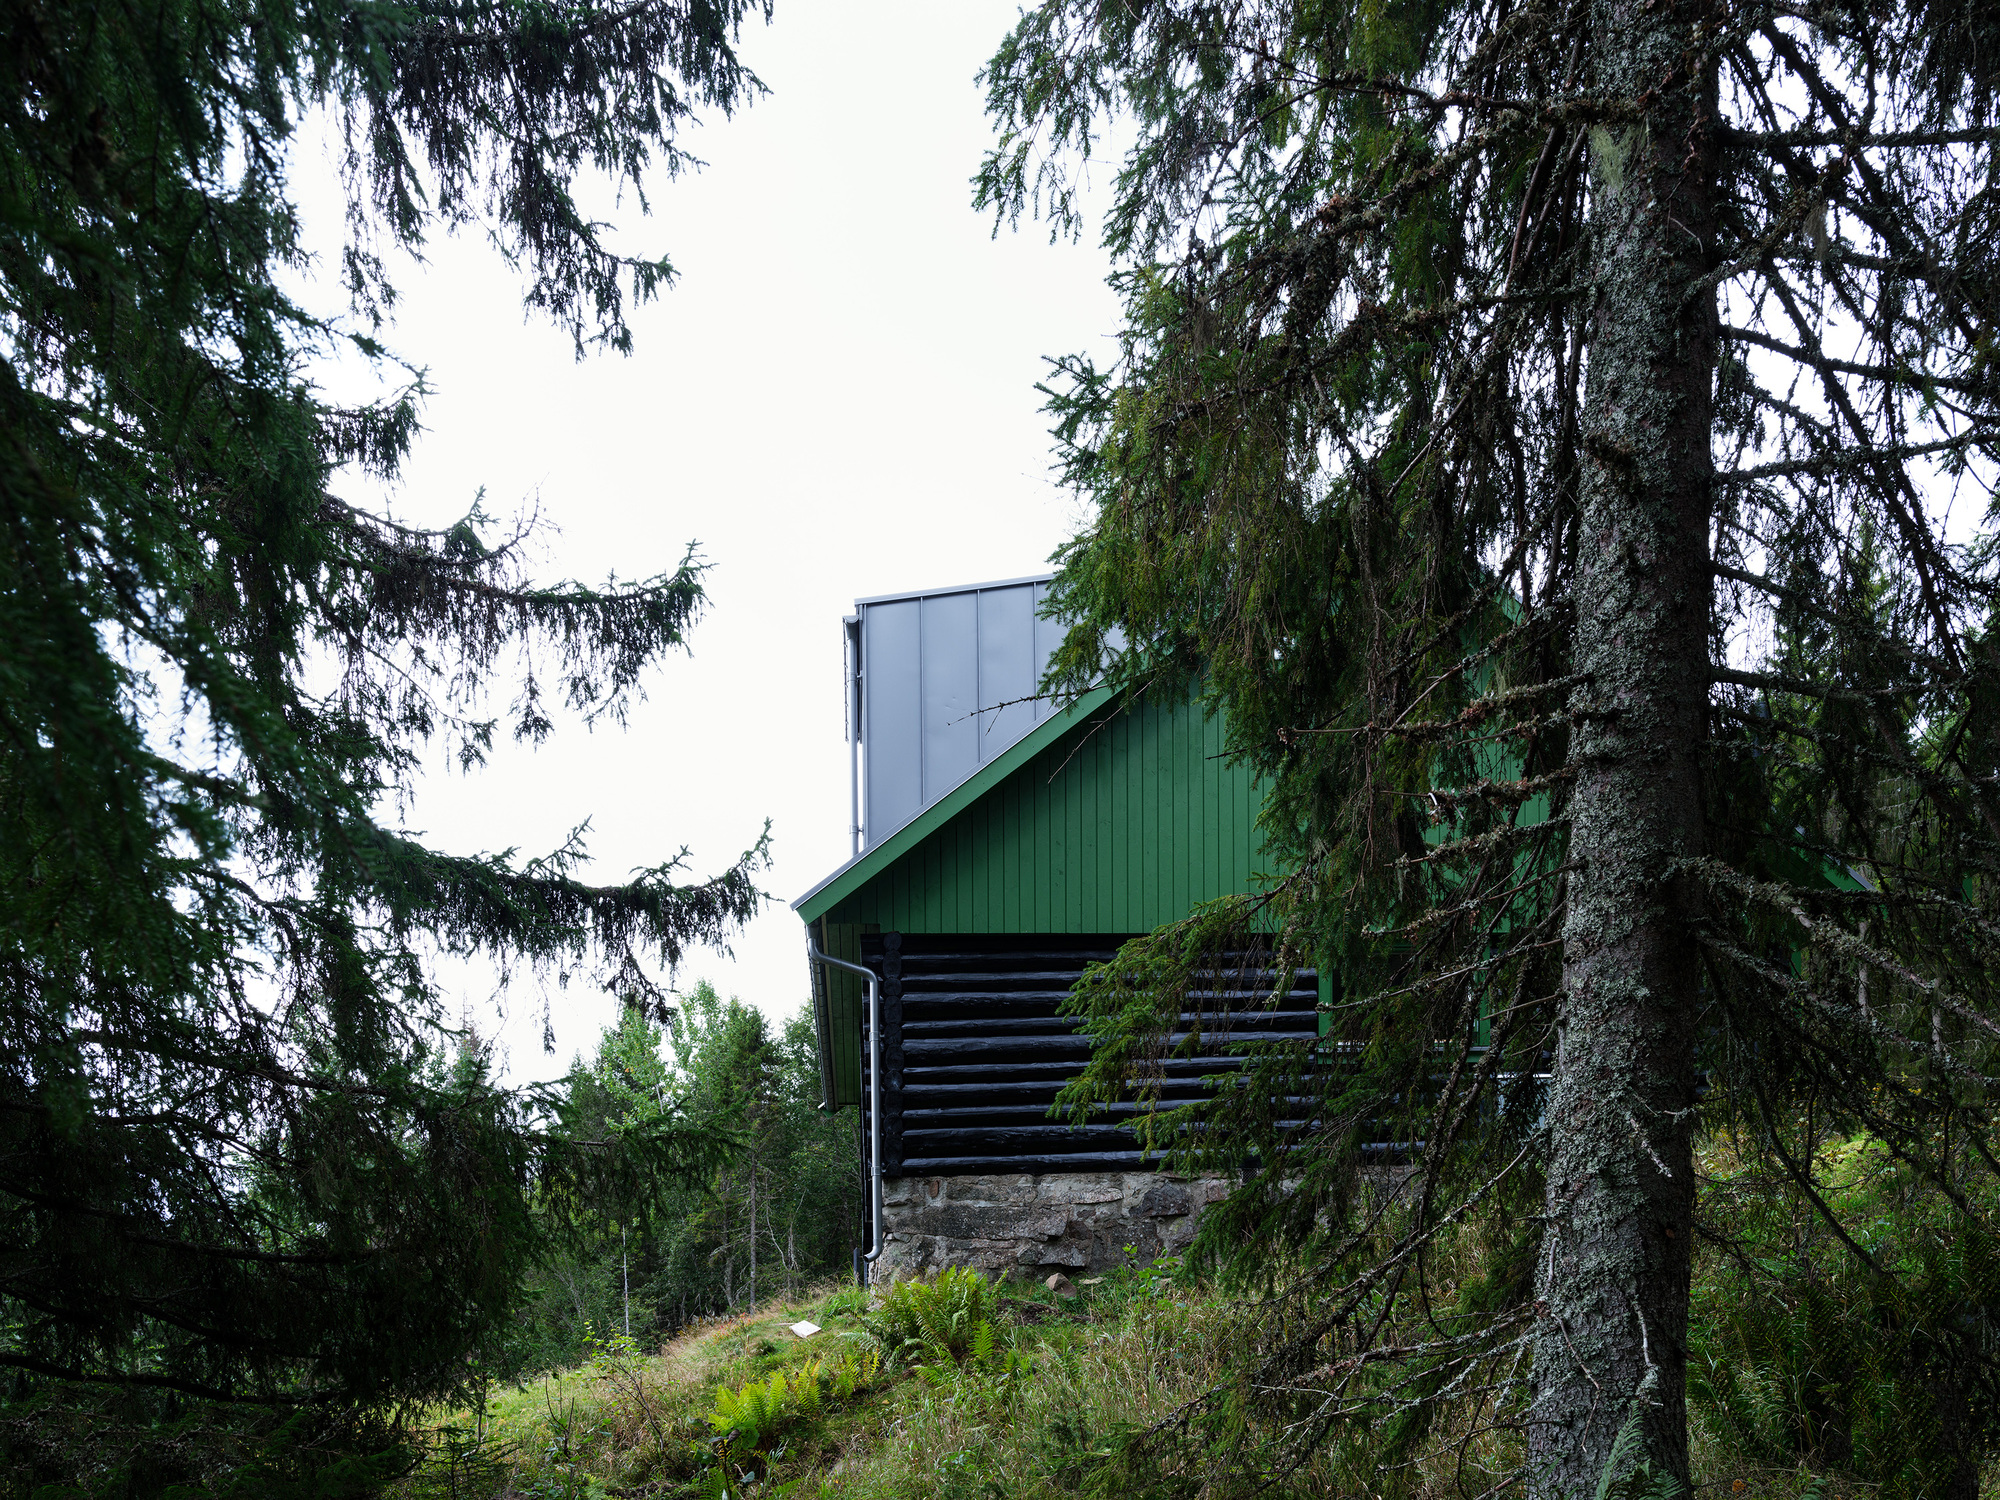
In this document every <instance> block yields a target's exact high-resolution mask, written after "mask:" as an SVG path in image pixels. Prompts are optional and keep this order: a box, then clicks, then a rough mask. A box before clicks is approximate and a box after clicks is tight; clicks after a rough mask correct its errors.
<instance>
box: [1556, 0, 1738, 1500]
mask: <svg viewBox="0 0 2000 1500" xmlns="http://www.w3.org/2000/svg"><path fill="white" fill-rule="evenodd" d="M1702 9H1705V7H1704V6H1703V5H1702V4H1701V0H1593V3H1592V5H1591V10H1590V24H1591V27H1592V30H1593V33H1594V35H1593V38H1592V41H1593V47H1594V53H1595V59H1596V61H1595V89H1596V93H1597V95H1598V97H1599V98H1601V99H1604V100H1607V101H1608V100H1617V101H1625V102H1636V103H1637V104H1638V107H1639V108H1640V109H1642V110H1643V112H1644V118H1643V122H1642V123H1637V124H1632V123H1614V124H1610V125H1605V126H1600V127H1597V128H1596V129H1595V130H1594V131H1593V133H1592V140H1591V174H1592V221H1593V240H1592V245H1593V257H1594V267H1595V272H1596V302H1595V305H1594V307H1593V309H1592V312H1591V318H1592V323H1591V327H1590V331H1589V357H1590V363H1589V374H1588V377H1587V383H1586V392H1585V418H1584V434H1585V435H1584V448H1585V452H1584V454H1583V459H1582V466H1581V476H1582V477H1581V497H1580V498H1581V511H1582V515H1581V529H1580V531H1579V534H1578V545H1577V636H1576V669H1577V670H1578V671H1579V672H1580V673H1583V674H1587V675H1586V678H1585V683H1584V686H1583V687H1582V688H1581V689H1580V690H1579V693H1578V696H1577V700H1576V703H1575V707H1576V709H1577V710H1578V717H1577V723H1576V727H1575V729H1574V731H1573V737H1572V745H1573V749H1572V755H1571V760H1572V764H1573V766H1574V768H1575V771H1576V781H1575V783H1574V797H1573V800H1572V803H1571V818H1572V829H1571V836H1570V838H1571V844H1570V847H1571V854H1572V857H1573V859H1574V860H1575V861H1576V862H1577V865H1578V868H1577V870H1576V871H1575V873H1574V874H1572V876H1571V877H1570V898H1569V899H1570V906H1569V912H1568V919H1567V926H1566V928H1565V930H1564V944H1565V952H1564V990H1565V993H1564V998H1563V1001H1562V1005H1561V1011H1560V1031H1559V1036H1560V1041H1559V1050H1558V1054H1557V1060H1556V1065H1555V1078H1554V1082H1553V1087H1552V1091H1551V1095H1550V1099H1549V1124H1550V1127H1551V1129H1550V1145H1549V1156H1548V1215H1549V1218H1548V1227H1547V1234H1548V1243H1547V1247H1546V1250H1545V1252H1544V1255H1543V1258H1542V1264H1541V1267H1540V1272H1539V1279H1538V1291H1539V1296H1540V1300H1539V1302H1538V1303H1537V1312H1538V1313H1539V1314H1540V1322H1539V1325H1538V1336H1537V1340H1536V1351H1535V1374H1534V1380H1535V1403H1534V1410H1533V1413H1532V1416H1531V1421H1532V1422H1533V1424H1534V1425H1533V1427H1532V1429H1531V1435H1530V1440H1529V1457H1530V1473H1529V1486H1530V1493H1531V1495H1532V1496H1534V1497H1535V1500H1556V1497H1561V1500H1579V1497H1581V1500H1589V1497H1591V1496H1594V1495H1595V1494H1596V1493H1597V1490H1598V1484H1599V1481H1600V1478H1601V1476H1602V1475H1603V1472H1604V1469H1605V1467H1606V1465H1607V1463H1608V1462H1609V1461H1610V1459H1611V1455H1612V1450H1613V1447H1614V1445H1615V1443H1616V1442H1617V1438H1618V1434H1619V1432H1620V1430H1621V1429H1622V1428H1624V1427H1625V1425H1626V1424H1627V1422H1628V1421H1629V1420H1634V1419H1635V1418H1636V1421H1637V1424H1638V1435H1639V1438H1640V1444H1639V1448H1638V1452H1637V1454H1636V1455H1634V1457H1635V1458H1636V1459H1640V1460H1643V1461H1645V1462H1648V1463H1650V1464H1651V1465H1652V1466H1653V1468H1654V1469H1655V1470H1656V1471H1659V1470H1664V1471H1667V1472H1670V1473H1672V1474H1674V1475H1676V1476H1677V1477H1679V1478H1681V1479H1683V1480H1685V1478H1686V1475H1687V1431H1686V1401H1685V1372H1686V1359H1687V1350H1686V1337H1687V1302H1688V1267H1689V1238H1690V1227H1689V1220H1690V1216H1691V1212H1692V1208H1693V1201H1694V1183H1693V1173H1692V1126H1693V1120H1692V1105H1693V1102H1694V1031H1695V1025H1696V1016H1697V1011H1698V990H1699V967H1698V963H1697V957H1696V950H1695V946H1694V943H1693V941H1692V934H1691V932H1690V930H1689V919H1690V916H1691V900H1692V898H1691V897H1690V895H1689V894H1688V885H1689V882H1688V881H1686V880H1685V879H1675V878H1673V876H1672V873H1671V872H1672V870H1673V868H1674V866H1675V864H1676V862H1677V861H1681V860H1685V859H1688V858H1690V857H1692V856H1696V855H1698V854H1700V852H1701V850H1702V844H1703V837H1702V808H1701V796H1700V787H1699V781H1698V752H1699V746H1700V742H1701V737H1702V734H1703V731H1704V720H1705V715H1706V700H1707V691H1708V689H1707V677H1708V673H1707V667H1708V622H1709V606H1710V592H1711V586H1712V585H1711V581H1710V573H1709V555H1708V528H1709V521H1710V504H1711V495H1712V492H1713V487H1714V486H1713V460H1712V456H1711V452H1710V446H1709V443H1710V433H1709V424H1710V409H1711V405H1712V392H1713V371H1714V364H1715V345H1716V336H1715V303H1714V297H1713V295H1712V293H1710V292H1707V291H1703V292H1701V293H1700V294H1699V295H1696V296H1694V297H1692V298H1691V297H1690V296H1689V295H1688V294H1689V291H1690V289H1691V287H1692V285H1693V284H1694V283H1695V282H1696V281H1697V280H1698V279H1699V277H1700V276H1701V275H1702V274H1703V272H1705V271H1706V270H1707V269H1708V268H1709V266H1710V264H1711V256H1712V251H1713V247H1714V242H1715V241H1714V212H1713V202H1712V199H1713V182H1714V168H1713V161H1714V144H1713V137H1714V131H1715V94H1714V85H1713V75H1712V73H1711V74H1709V75H1708V76H1705V77H1690V75H1689V72H1688V68H1689V64H1690V61H1691V60H1692V54H1693V53H1694V51H1695V48H1696V47H1697V46H1698V41H1697V32H1696V21H1697V19H1698V16H1699V13H1700V11H1701V10H1702ZM1629 1467H1630V1464H1629V1463H1627V1464H1621V1465H1620V1468H1621V1469H1625V1468H1629Z"/></svg>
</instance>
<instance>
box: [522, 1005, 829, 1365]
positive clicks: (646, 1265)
mask: <svg viewBox="0 0 2000 1500" xmlns="http://www.w3.org/2000/svg"><path fill="white" fill-rule="evenodd" d="M563 1088H564V1091H565V1099H564V1103H563V1107H562V1121H563V1128H564V1129H565V1130H566V1131H568V1132H570V1133H571V1134H572V1135H573V1136H574V1137H575V1138H576V1139H578V1140H604V1139H609V1138H613V1137H615V1136H616V1135H617V1134H618V1133H619V1132H620V1131H625V1130H631V1129H634V1128H637V1127H640V1126H642V1125H643V1124H644V1123H645V1122H647V1121H650V1120H656V1119H659V1118H662V1117H664V1116H668V1115H680V1116H681V1117H682V1118H684V1119H686V1120H688V1121H690V1122H693V1123H695V1124H696V1125H697V1126H698V1128H700V1129H702V1130H704V1131H709V1132H712V1133H713V1134H714V1135H715V1136H716V1138H717V1139H718V1140H720V1141H723V1142H726V1143H727V1145H728V1154H727V1155H726V1156H725V1157H724V1158H723V1160H722V1162H721V1163H720V1164H719V1165H718V1166H717V1167H716V1168H715V1169H714V1170H713V1171H712V1172H711V1173H710V1174H709V1175H708V1176H706V1177H703V1178H697V1179H694V1180H691V1181H687V1182H683V1183H679V1184H676V1185H675V1186H674V1187H673V1188H671V1189H670V1190H668V1191H667V1192H665V1193H663V1194H661V1195H660V1196H659V1197H657V1198H656V1199H654V1200H653V1201H652V1203H651V1204H650V1205H647V1204H643V1203H639V1202H632V1201H624V1202H621V1201H619V1200H618V1199H616V1198H615V1197H613V1198H607V1199H605V1200H603V1201H601V1202H599V1203H597V1204H596V1205H594V1209H595V1212H594V1215H593V1223H592V1228H591V1231H590V1233H589V1234H587V1235H586V1236H585V1237H583V1238H582V1239H581V1240H580V1241H579V1242H578V1243H577V1244H576V1245H574V1246H573V1247H572V1248H570V1249H568V1250H566V1251H565V1252H564V1253H563V1254H561V1255H559V1256H556V1257H553V1258H551V1259H550V1260H548V1261H547V1262H545V1263H544V1264H542V1265H540V1266H538V1267H536V1269H535V1271H534V1272H533V1273H532V1275H531V1276H530V1277H529V1279H528V1283H527V1295H526V1297H525V1299H524V1303H523V1306H522V1309H521V1312H520V1314H519V1316H518V1321H517V1323H516V1324H515V1326H514V1327H513V1328H511V1329H509V1330H508V1331H507V1332H506V1333H505V1334H504V1335H503V1336H502V1338H501V1340H500V1342H499V1345H498V1348H497V1350H496V1351H495V1353H494V1354H493V1355H491V1356H490V1363H491V1366H492V1369H493V1373H494V1374H495V1375H497V1376H499V1377H501V1378H504V1379H518V1378H520V1377H522V1376H524V1375H533V1374H540V1373H542V1372H545V1371H549V1370H556V1369H562V1368H566V1367H568V1366H571V1365H576V1364H580V1363H582V1362H583V1361H584V1360H585V1359H586V1358H587V1357H588V1356H589V1354H590V1352H591V1347H592V1341H593V1339H597V1340H602V1339H604V1338H606V1337H608V1336H610V1335H612V1334H614V1333H623V1334H626V1335H628V1336H629V1337H631V1338H632V1339H633V1340H635V1341H636V1342H637V1343H639V1344H640V1345H642V1346H646V1347H653V1346H656V1345H658V1344H659V1343H661V1342H662V1341H663V1340H665V1339H667V1338H669V1337H671V1336H672V1335H674V1334H676V1333H678V1332H679V1331H680V1330H681V1329H683V1328H684V1327H686V1326H687V1325H688V1324H689V1323H690V1322H692V1321H694V1320H696V1319H700V1318H706V1317H713V1316H716V1315H718V1314H723V1313H733V1312H737V1311H752V1310H754V1309H755V1308H756V1307H757V1306H758V1305H759V1302H760V1300H763V1301H768V1300H770V1299H772V1298H774V1297H779V1298H788V1297H792V1296H795V1295H797V1294H798V1293H799V1292H801V1291H803V1290H804V1289H805V1288H807V1287H810V1286H816V1285H818V1284H820V1283H823V1282H825V1281H826V1280H828V1279H829V1278H832V1277H851V1276H852V1275H853V1251H854V1247H855V1246H856V1245H857V1244H858V1243H859V1238H860V1225H859V1207H860V1176H859V1173H860V1158H859V1155H858V1152H857V1136H856V1129H855V1127H856V1120H855V1116H854V1115H853V1114H851V1113H847V1114H837V1115H836V1114H828V1113H826V1112H824V1111H822V1110H821V1109H820V1107H819V1101H820V1097H821V1094H820V1079H819V1058H818V1052H817V1047H816V1043H815V1040H814V1036H813V1025H812V1017H811V1015H810V1014H800V1015H798V1016H795V1017H793V1018H792V1020H790V1021H789V1022H787V1023H786V1024H785V1025H784V1026H783V1027H782V1029H779V1028H774V1027H773V1026H772V1025H771V1023H770V1021H769V1020H768V1019H767V1018H766V1017H765V1015H764V1013H763V1012H762V1011H759V1010H756V1009H754V1008H752V1007H750V1006H748V1005H745V1004H744V1003H743V1002H742V1001H740V1000H737V999H734V998H732V999H729V1000H727V1001H725V1000H723V999H721V998H720V997H719V996H718V995H717V994H716V992H715V990H714V988H713V987H712V986H710V985H709V984H708V983H707V982H706V981H704V982H702V983H699V984H697V985H695V986H694V987H693V988H692V989H691V990H690V991H689V992H688V993H687V994H686V995H685V996H684V997H678V998H677V1003H676V1004H675V1005H674V1006H673V1008H672V1009H670V1010H669V1011H668V1012H667V1014H666V1017H665V1020H664V1023H661V1022H656V1021H655V1020H654V1019H653V1018H652V1016H651V1015H650V1014H649V1013H648V1012H647V1010H646V1009H645V1008H644V1007H642V1006H640V1005H637V1004H631V1005H627V1006H626V1008H625V1011H624V1014H623V1016H622V1017H621V1019H620V1021H619V1023H618V1025H617V1026H615V1027H611V1028H608V1029H606V1031H605V1033H604V1036H603V1038H602V1040H601V1041H600V1042H599V1044H598V1047H597V1052H596V1055H595V1056H594V1057H591V1058H587V1059H586V1058H582V1057H579V1058H578V1059H577V1060H576V1062H575V1064H574V1065H573V1066H572V1067H571V1069H570V1072H569V1076H568V1078H567V1079H565V1080H564V1083H563Z"/></svg>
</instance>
